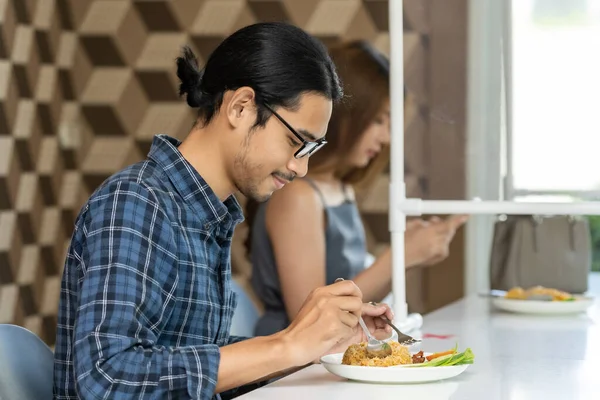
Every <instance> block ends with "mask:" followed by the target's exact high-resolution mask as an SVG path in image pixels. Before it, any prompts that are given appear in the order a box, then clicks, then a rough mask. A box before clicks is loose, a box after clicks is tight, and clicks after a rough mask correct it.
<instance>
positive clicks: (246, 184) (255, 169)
mask: <svg viewBox="0 0 600 400" xmlns="http://www.w3.org/2000/svg"><path fill="white" fill-rule="evenodd" d="M264 170H265V168H264V165H263V164H261V163H257V162H253V161H252V160H251V159H250V150H249V147H248V146H243V147H242V149H240V151H239V152H238V153H237V154H236V155H235V158H234V161H233V181H234V183H235V187H236V189H237V190H238V191H239V192H240V193H242V194H243V195H244V196H245V197H247V198H249V199H252V200H254V201H257V202H259V203H262V202H265V201H267V200H269V198H270V197H271V194H272V193H273V192H272V191H271V192H268V193H265V192H261V189H260V186H261V183H263V182H265V180H267V179H268V178H270V177H271V175H275V176H277V177H279V178H280V179H282V180H284V181H289V182H291V181H293V180H294V178H295V177H296V175H295V174H293V173H292V174H289V173H288V174H286V173H283V172H279V171H274V172H272V173H271V174H269V175H265V173H264V172H262V171H264Z"/></svg>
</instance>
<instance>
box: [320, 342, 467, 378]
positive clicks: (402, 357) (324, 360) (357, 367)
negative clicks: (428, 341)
mask: <svg viewBox="0 0 600 400" xmlns="http://www.w3.org/2000/svg"><path fill="white" fill-rule="evenodd" d="M388 344H389V345H390V346H391V347H392V354H391V355H389V356H387V357H382V358H379V357H374V358H369V357H368V356H367V351H366V343H358V344H353V345H351V346H350V347H348V349H347V350H346V351H345V352H344V353H337V354H329V355H326V356H323V357H321V364H322V365H323V366H324V367H325V369H327V371H329V372H331V373H332V374H334V375H337V376H339V377H341V378H345V379H349V380H353V381H360V382H371V383H423V382H433V381H439V380H444V379H449V378H453V377H455V376H457V375H460V374H461V373H463V372H464V371H465V370H466V369H467V368H468V367H469V364H459V365H449V366H443V365H442V366H426V364H423V366H417V365H416V364H417V363H423V361H425V360H426V357H431V356H432V353H424V352H422V351H421V352H419V353H415V354H411V352H410V350H409V348H408V347H406V346H402V345H401V344H399V343H398V342H394V341H390V342H388ZM446 357H450V355H448V356H446Z"/></svg>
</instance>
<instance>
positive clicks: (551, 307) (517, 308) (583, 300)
mask: <svg viewBox="0 0 600 400" xmlns="http://www.w3.org/2000/svg"><path fill="white" fill-rule="evenodd" d="M492 304H493V305H494V306H495V307H497V308H499V309H501V310H504V311H510V312H513V313H521V314H557V315H558V314H578V313H582V312H585V311H586V310H587V309H588V308H589V307H590V306H591V305H592V304H594V299H593V298H591V297H577V300H575V301H535V300H514V299H505V298H503V297H496V298H494V299H493V300H492Z"/></svg>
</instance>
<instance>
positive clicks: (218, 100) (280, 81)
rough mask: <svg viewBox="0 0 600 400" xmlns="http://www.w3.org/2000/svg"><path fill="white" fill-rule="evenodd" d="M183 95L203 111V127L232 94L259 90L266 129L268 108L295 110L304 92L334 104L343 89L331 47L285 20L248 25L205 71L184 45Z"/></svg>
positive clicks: (227, 42) (259, 109)
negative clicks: (242, 89)
mask: <svg viewBox="0 0 600 400" xmlns="http://www.w3.org/2000/svg"><path fill="white" fill-rule="evenodd" d="M177 76H178V77H179V79H180V81H181V84H180V86H179V94H180V95H183V94H186V95H187V96H186V97H187V103H188V105H189V106H190V107H193V108H197V109H198V121H197V123H199V124H201V125H207V124H209V123H210V122H211V120H212V119H213V117H214V116H215V114H216V113H218V111H219V109H220V107H221V104H222V102H223V95H224V93H225V92H226V91H227V90H236V89H239V88H240V87H244V86H248V87H251V88H252V89H253V90H254V91H255V96H256V106H257V119H256V122H255V125H254V127H257V126H264V125H265V123H266V122H267V120H268V119H269V117H270V116H271V113H270V111H269V110H268V109H267V108H266V107H265V106H264V104H268V105H270V106H272V107H278V106H281V107H283V108H287V109H290V110H295V109H297V108H298V107H299V106H300V96H301V95H302V94H303V93H308V92H313V93H314V92H316V93H318V94H320V95H322V96H324V97H326V98H328V99H330V100H333V101H337V100H338V99H340V98H341V97H342V88H341V85H340V82H339V79H338V76H337V73H336V70H335V64H334V63H333V62H332V60H331V58H330V56H329V54H328V52H327V48H326V47H325V46H324V45H323V44H322V43H321V42H320V41H319V40H318V39H316V38H314V37H313V36H311V35H309V34H308V33H306V32H305V31H303V30H302V29H300V28H298V27H295V26H293V25H290V24H287V23H281V22H268V23H257V24H253V25H249V26H246V27H244V28H241V29H240V30H238V31H236V32H235V33H233V34H232V35H231V36H229V37H227V38H226V39H225V40H224V41H223V42H221V44H220V45H219V46H218V47H217V48H216V49H215V50H214V51H213V52H212V54H211V55H210V57H209V58H208V60H207V62H206V65H205V66H204V68H202V69H200V68H199V67H198V62H197V60H196V57H195V56H194V53H193V52H192V50H191V49H190V48H189V47H184V49H183V54H182V55H181V56H180V57H178V58H177Z"/></svg>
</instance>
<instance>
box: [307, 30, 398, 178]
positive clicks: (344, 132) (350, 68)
mask: <svg viewBox="0 0 600 400" xmlns="http://www.w3.org/2000/svg"><path fill="white" fill-rule="evenodd" d="M329 53H330V55H331V58H332V59H333V62H334V63H335V65H336V68H337V71H338V75H339V77H340V79H341V81H342V83H343V90H344V94H345V98H344V100H343V101H341V102H340V103H339V104H336V105H335V106H334V108H333V112H332V115H331V120H330V121H329V127H328V129H327V145H325V147H323V149H321V150H319V151H318V152H317V153H315V154H314V155H313V156H311V158H310V172H316V173H319V172H329V171H333V172H334V174H335V175H336V176H337V177H338V178H339V179H341V180H342V181H343V182H345V183H349V184H355V185H361V184H362V183H364V181H365V180H366V179H370V178H372V177H373V176H376V175H377V174H379V173H381V171H382V170H383V169H384V168H385V166H386V165H387V162H388V160H389V147H388V146H385V147H384V148H383V149H382V151H381V152H380V153H379V155H378V156H377V157H375V158H374V159H372V160H371V162H369V164H368V165H367V166H366V167H363V168H355V169H351V170H347V169H343V168H345V163H344V158H345V157H348V156H349V155H350V153H351V151H352V150H353V148H354V146H356V145H357V144H358V142H359V141H360V139H361V136H362V135H363V134H364V132H365V130H366V129H367V128H368V127H369V125H370V124H371V123H373V121H374V120H375V119H376V118H377V115H378V114H379V113H380V112H381V111H382V108H383V106H384V104H385V103H386V102H387V101H389V97H390V89H389V83H390V64H389V60H388V59H387V58H386V57H385V56H384V55H383V54H382V53H380V52H379V51H377V50H376V49H375V48H374V47H373V46H372V45H370V44H369V43H368V42H366V41H362V40H359V41H352V42H347V43H342V44H338V45H335V46H333V47H331V48H330V51H329Z"/></svg>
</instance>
